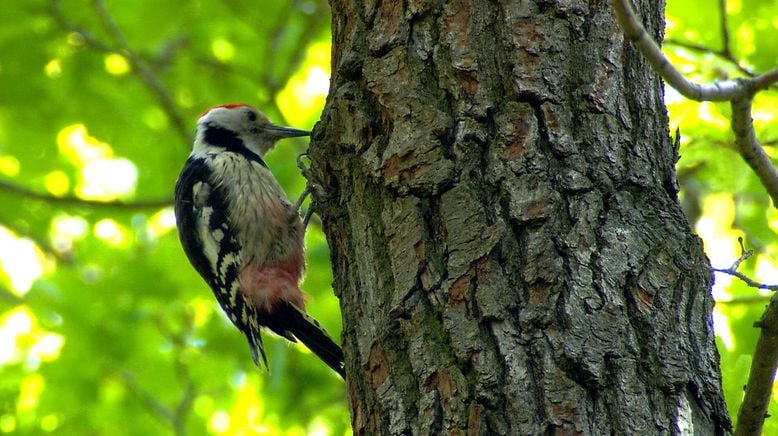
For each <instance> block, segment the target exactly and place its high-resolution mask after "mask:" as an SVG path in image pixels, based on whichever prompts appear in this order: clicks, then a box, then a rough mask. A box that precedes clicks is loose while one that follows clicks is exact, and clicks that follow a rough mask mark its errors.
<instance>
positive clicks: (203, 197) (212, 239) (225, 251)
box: [175, 157, 267, 367]
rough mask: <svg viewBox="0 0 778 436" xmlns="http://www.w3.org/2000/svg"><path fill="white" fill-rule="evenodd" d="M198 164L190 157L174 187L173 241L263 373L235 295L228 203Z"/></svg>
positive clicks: (250, 320) (249, 310)
mask: <svg viewBox="0 0 778 436" xmlns="http://www.w3.org/2000/svg"><path fill="white" fill-rule="evenodd" d="M202 160H203V158H198V157H190V158H189V160H187V162H186V165H185V166H184V169H183V171H182V172H181V176H180V177H179V179H178V183H176V192H175V213H176V225H177V227H178V236H179V239H180V240H181V245H182V246H183V248H184V252H185V253H186V255H187V257H188V258H189V261H190V262H191V263H192V265H193V266H194V267H195V269H196V270H197V272H198V273H200V275H201V276H202V277H203V279H205V281H206V282H207V283H208V285H209V286H210V287H211V289H212V290H213V293H214V294H215V295H216V299H217V300H218V301H219V304H220V305H221V307H222V309H223V310H224V312H225V313H227V315H228V317H229V318H230V321H232V323H233V324H235V326H237V327H238V328H239V329H240V330H241V331H242V332H243V333H244V334H245V335H246V338H247V339H248V342H249V345H250V347H251V352H252V358H253V359H254V362H255V363H257V364H259V355H261V356H262V361H263V362H264V364H265V366H266V367H267V358H266V357H265V350H264V347H263V346H262V338H261V337H260V334H259V324H258V322H257V314H256V310H255V309H254V308H253V307H252V306H251V305H250V304H248V302H247V301H246V300H245V299H244V296H243V295H242V294H241V293H240V289H239V282H238V274H239V272H240V271H239V268H240V262H241V247H240V244H239V243H238V240H237V236H236V235H235V233H234V232H233V231H232V229H231V228H230V226H229V219H228V218H229V217H227V216H226V213H227V211H228V210H229V209H228V205H227V199H226V198H225V196H224V193H223V192H222V191H221V189H220V188H219V184H218V182H216V181H214V180H213V174H212V172H211V170H210V169H209V167H208V165H206V164H205V162H203V161H202ZM258 352H259V353H258ZM258 354H259V355H258Z"/></svg>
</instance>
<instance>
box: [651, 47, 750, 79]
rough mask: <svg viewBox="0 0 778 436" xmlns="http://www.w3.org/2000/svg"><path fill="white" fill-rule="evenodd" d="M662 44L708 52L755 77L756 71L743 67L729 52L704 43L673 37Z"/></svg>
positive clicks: (745, 73)
mask: <svg viewBox="0 0 778 436" xmlns="http://www.w3.org/2000/svg"><path fill="white" fill-rule="evenodd" d="M664 44H665V45H666V46H667V45H674V46H676V47H680V48H684V49H686V50H690V51H694V52H698V53H704V54H710V55H713V56H716V57H718V58H720V59H722V60H724V61H726V62H727V63H729V64H731V65H732V66H733V67H735V68H737V69H738V71H740V72H741V73H743V74H744V75H746V76H748V77H755V76H756V73H754V72H753V71H751V70H750V69H748V68H746V67H744V66H743V65H740V62H739V61H738V60H737V59H735V58H733V57H732V55H731V54H728V53H725V52H724V51H723V50H716V49H712V48H710V47H707V46H704V45H699V44H695V43H692V42H688V41H680V40H677V39H673V38H667V39H665V40H664Z"/></svg>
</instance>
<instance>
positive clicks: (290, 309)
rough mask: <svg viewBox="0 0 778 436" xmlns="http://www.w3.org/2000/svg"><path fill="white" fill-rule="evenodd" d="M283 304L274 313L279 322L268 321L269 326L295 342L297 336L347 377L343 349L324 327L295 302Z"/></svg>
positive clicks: (320, 357)
mask: <svg viewBox="0 0 778 436" xmlns="http://www.w3.org/2000/svg"><path fill="white" fill-rule="evenodd" d="M281 304H282V307H279V308H278V309H277V310H276V311H275V312H274V313H273V315H272V317H273V318H275V321H277V322H272V321H271V322H268V323H267V326H268V327H269V328H270V329H271V330H273V331H275V332H276V333H278V334H279V335H281V336H284V337H285V338H287V339H289V340H291V341H293V342H295V338H297V339H299V340H300V342H302V343H303V344H305V346H306V347H308V349H309V350H311V351H312V352H313V354H315V355H316V356H318V357H319V359H321V360H322V361H324V363H326V364H327V365H328V366H329V367H330V368H332V369H333V371H335V372H337V373H338V374H340V376H341V377H343V378H344V379H345V378H346V372H345V370H344V368H343V350H341V348H340V346H338V344H336V343H335V341H334V340H332V337H330V335H329V334H328V333H327V331H326V330H324V327H322V326H321V325H320V324H319V323H318V321H316V320H315V319H313V318H312V317H311V316H310V315H308V314H307V313H305V312H304V311H303V310H302V309H300V308H298V307H297V306H295V305H294V304H291V303H288V302H283V303H281ZM268 321H270V320H268ZM276 326H278V327H280V326H283V328H278V329H277V328H274V327H276Z"/></svg>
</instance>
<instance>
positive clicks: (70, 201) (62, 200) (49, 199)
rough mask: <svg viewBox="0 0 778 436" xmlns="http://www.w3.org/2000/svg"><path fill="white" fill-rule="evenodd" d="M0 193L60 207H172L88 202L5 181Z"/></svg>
mask: <svg viewBox="0 0 778 436" xmlns="http://www.w3.org/2000/svg"><path fill="white" fill-rule="evenodd" d="M0 191H5V192H7V193H9V194H14V195H19V196H22V197H25V198H28V199H30V200H35V201H42V202H44V203H48V204H56V205H62V206H74V207H77V206H86V207H94V208H106V209H128V210H138V209H158V208H163V207H168V206H172V205H173V200H172V199H161V200H138V201H101V200H89V199H86V198H78V197H57V196H54V195H50V194H44V193H42V192H38V191H33V190H32V189H29V188H25V187H22V186H19V185H15V184H13V183H11V182H9V181H7V180H0Z"/></svg>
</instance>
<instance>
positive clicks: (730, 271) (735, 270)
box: [713, 237, 778, 291]
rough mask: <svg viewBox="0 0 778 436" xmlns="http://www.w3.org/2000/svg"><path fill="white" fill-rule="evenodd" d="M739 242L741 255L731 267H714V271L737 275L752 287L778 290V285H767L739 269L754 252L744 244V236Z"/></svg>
mask: <svg viewBox="0 0 778 436" xmlns="http://www.w3.org/2000/svg"><path fill="white" fill-rule="evenodd" d="M737 242H738V244H740V257H738V258H737V259H735V261H734V262H733V263H732V265H731V266H730V267H729V268H713V271H716V272H720V273H723V274H729V275H731V276H734V277H737V278H739V279H740V280H742V281H743V282H745V284H746V285H748V286H750V287H752V288H758V289H767V290H770V291H778V285H766V284H764V283H759V282H757V281H756V280H753V279H751V278H750V277H748V276H747V275H745V274H743V273H741V272H740V271H738V268H740V264H741V263H743V262H744V261H745V260H746V259H748V258H749V257H751V256H752V255H753V254H754V250H746V247H745V245H743V238H742V237H739V238H737Z"/></svg>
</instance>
